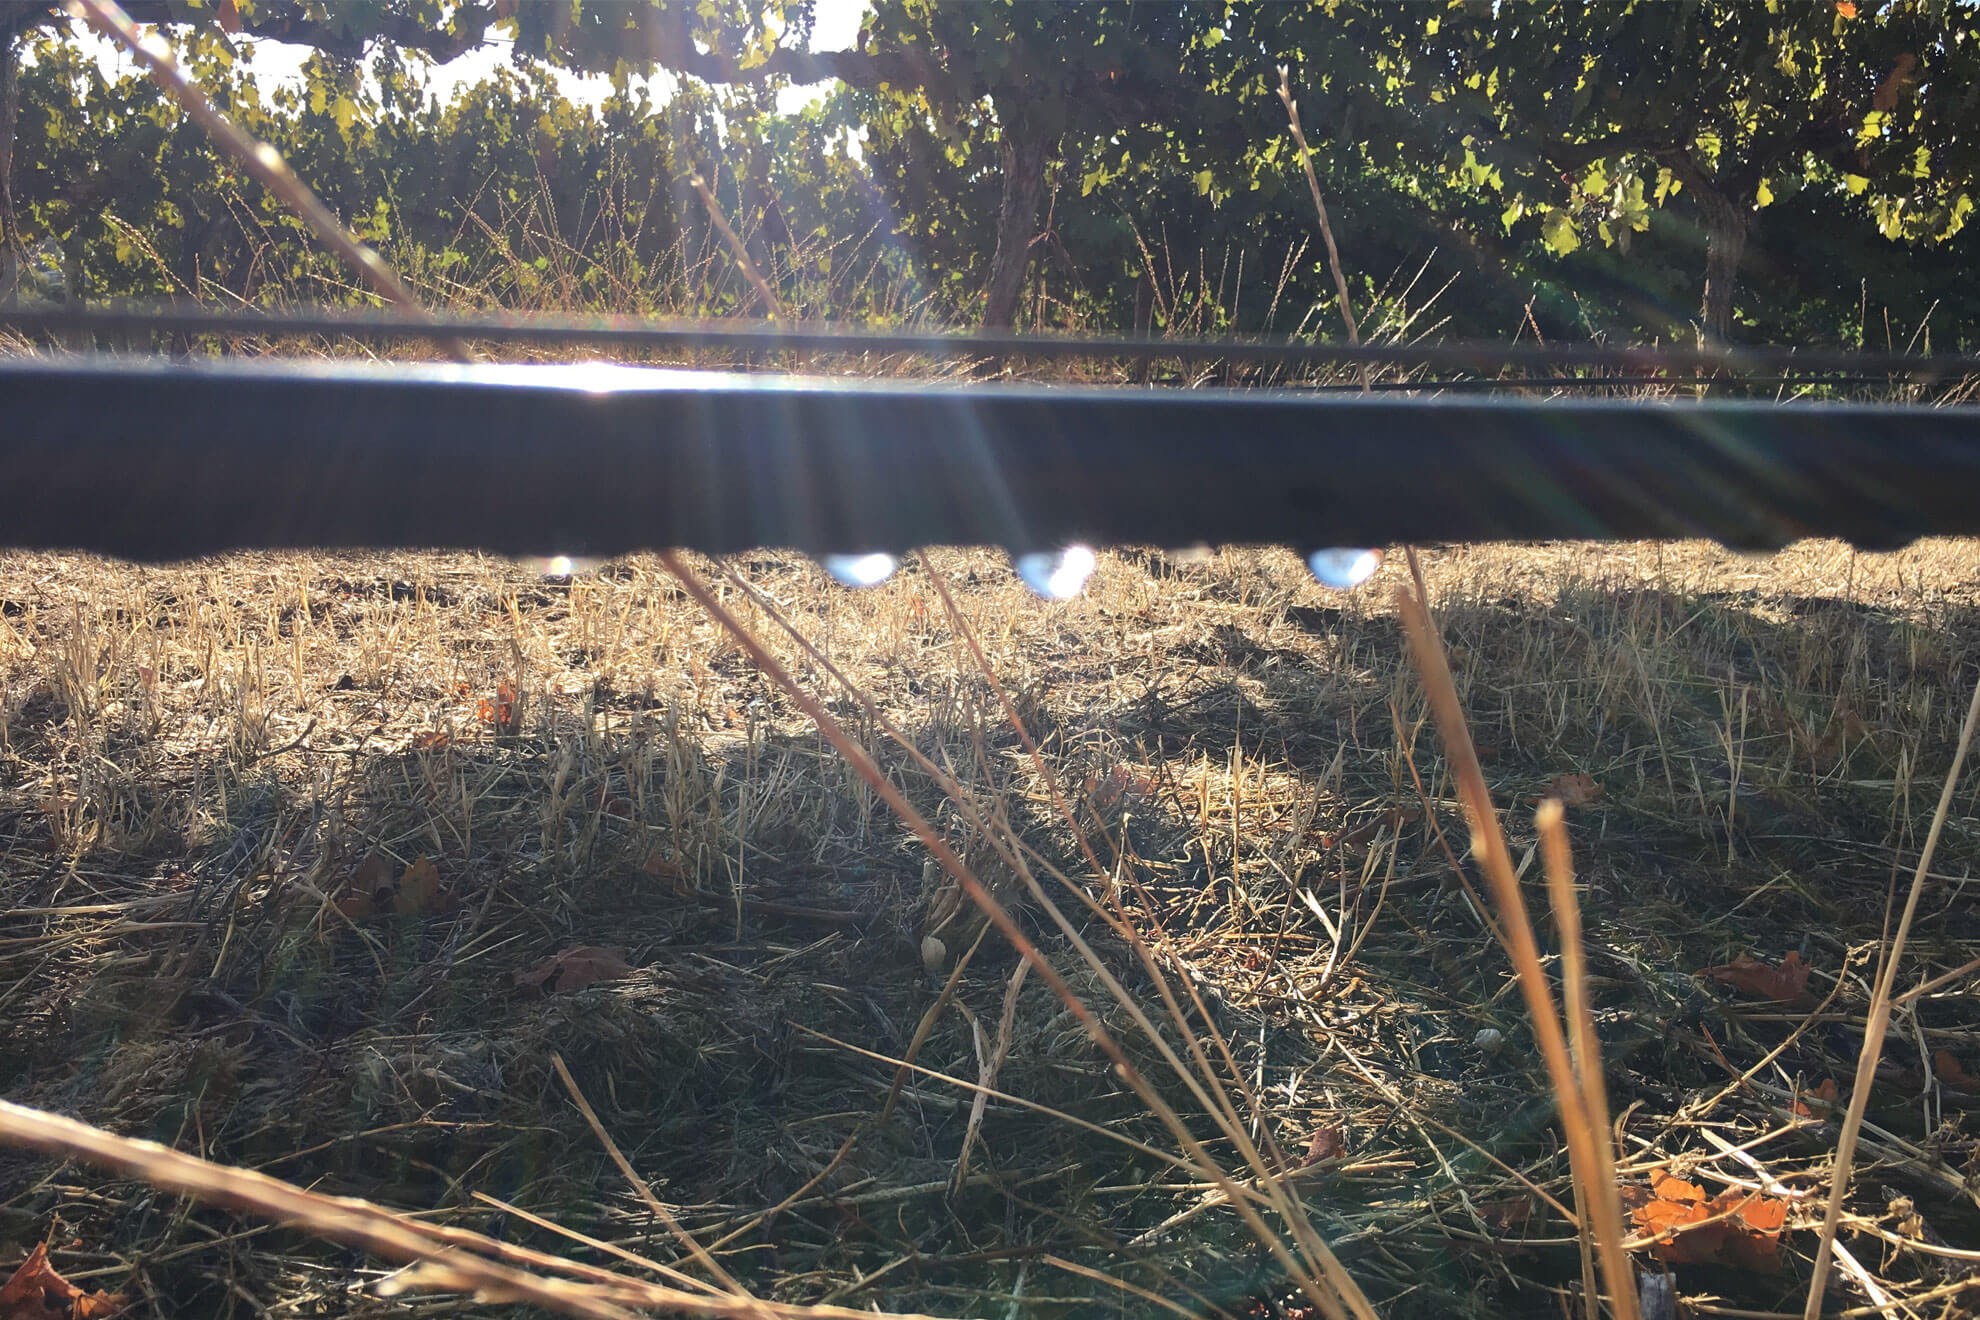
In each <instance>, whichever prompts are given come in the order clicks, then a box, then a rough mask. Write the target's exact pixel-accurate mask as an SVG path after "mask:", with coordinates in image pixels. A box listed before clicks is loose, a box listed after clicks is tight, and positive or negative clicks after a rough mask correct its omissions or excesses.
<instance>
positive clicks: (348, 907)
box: [330, 852, 392, 921]
mask: <svg viewBox="0 0 1980 1320" xmlns="http://www.w3.org/2000/svg"><path fill="white" fill-rule="evenodd" d="M330 901H331V904H332V906H334V907H335V908H336V909H337V911H339V912H341V913H343V914H344V915H345V916H346V917H349V918H350V919H351V920H352V921H362V920H364V919H365V918H366V917H368V916H370V915H372V914H373V913H374V912H377V911H378V910H379V909H380V908H382V907H385V906H386V905H387V904H389V903H391V901H392V859H391V858H390V857H388V856H386V855H385V854H384V853H382V852H374V853H370V854H368V855H367V856H366V857H365V859H364V860H363V861H362V862H359V863H358V864H357V866H356V867H355V868H354V869H353V870H352V871H351V873H350V874H349V875H348V876H346V877H345V878H344V883H343V884H342V885H341V886H340V887H339V888H338V889H337V891H336V892H335V893H333V894H332V895H331V896H330Z"/></svg>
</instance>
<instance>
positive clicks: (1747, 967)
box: [1702, 950, 1808, 1005]
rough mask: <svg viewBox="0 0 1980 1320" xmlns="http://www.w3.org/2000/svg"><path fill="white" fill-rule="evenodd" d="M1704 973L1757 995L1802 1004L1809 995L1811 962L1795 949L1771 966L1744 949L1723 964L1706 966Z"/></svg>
mask: <svg viewBox="0 0 1980 1320" xmlns="http://www.w3.org/2000/svg"><path fill="white" fill-rule="evenodd" d="M1702 975H1705V976H1709V977H1711V978H1712V979H1713V980H1714V981H1717V982H1719V983H1720V984H1722V985H1729V986H1731V987H1733V988H1734V989H1735V990H1744V991H1745V992H1746V993H1747V994H1749V995H1753V996H1755V997H1756V998H1760V999H1772V1000H1775V1001H1776V1002H1778V1003H1782V1004H1790V1005H1798V1004H1803V1003H1804V1001H1806V1000H1807V998H1808V965H1807V964H1806V963H1804V962H1802V961H1801V955H1800V954H1798V953H1795V952H1794V951H1792V950H1790V951H1789V952H1788V955H1787V956H1786V957H1785V958H1782V959H1781V965H1780V966H1779V967H1770V966H1768V965H1767V964H1766V963H1763V962H1761V961H1760V960H1759V959H1758V958H1755V957H1754V956H1753V955H1752V954H1750V953H1742V954H1740V955H1739V957H1737V958H1735V959H1733V960H1732V961H1731V962H1729V963H1727V964H1725V965H1724V966H1722V967H1707V968H1706V969H1705V970H1704V972H1703V973H1702Z"/></svg>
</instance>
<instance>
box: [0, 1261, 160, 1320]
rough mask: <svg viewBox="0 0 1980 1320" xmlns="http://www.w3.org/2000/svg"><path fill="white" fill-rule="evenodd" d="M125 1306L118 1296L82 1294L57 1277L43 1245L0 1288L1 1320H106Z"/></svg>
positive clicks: (82, 1292) (76, 1288)
mask: <svg viewBox="0 0 1980 1320" xmlns="http://www.w3.org/2000/svg"><path fill="white" fill-rule="evenodd" d="M127 1305H129V1303H128V1302H127V1301H126V1300H125V1298H124V1296H123V1295H122V1294H121V1293H101V1292H84V1291H83V1290H82V1289H81V1288H78V1287H76V1285H75V1284H73V1283H70V1282H69V1281H68V1280H67V1279H65V1278H63V1277H62V1276H61V1275H60V1274H57V1273H56V1272H55V1268H54V1267H53V1266H52V1265H50V1264H49V1263H48V1244H47V1243H46V1242H44V1243H42V1244H41V1245H39V1246H37V1247H36V1248H35V1249H34V1250H33V1251H31V1252H29V1253H28V1258H27V1259H26V1260H24V1261H22V1262H21V1267H20V1268H19V1269H17V1270H15V1271H14V1273H13V1276H12V1277H11V1278H9V1279H8V1280H7V1282H6V1283H4V1284H0V1320H105V1318H106V1317H109V1316H113V1315H117V1314H119V1313H120V1312H122V1311H123V1309H124V1308H125V1307H126V1306H127Z"/></svg>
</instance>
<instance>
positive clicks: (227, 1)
mask: <svg viewBox="0 0 1980 1320" xmlns="http://www.w3.org/2000/svg"><path fill="white" fill-rule="evenodd" d="M213 18H214V21H215V22H217V23H219V24H220V30H221V31H222V32H224V33H226V34H227V35H228V36H230V37H233V36H238V35H240V31H241V7H240V4H239V3H238V0H219V2H218V3H217V4H215V5H214V6H213Z"/></svg>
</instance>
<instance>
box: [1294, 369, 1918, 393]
mask: <svg viewBox="0 0 1980 1320" xmlns="http://www.w3.org/2000/svg"><path fill="white" fill-rule="evenodd" d="M1694 385H1710V386H1713V387H1714V388H1720V389H1728V390H1772V389H1798V388H1802V387H1806V386H1817V385H1820V386H1830V387H1845V386H1876V387H1878V388H1880V389H1888V388H1890V385H1891V378H1890V377H1889V376H1831V375H1824V374H1821V373H1815V374H1811V375H1788V376H1772V375H1764V374H1763V375H1754V376H1425V377H1422V378H1420V379H1414V380H1378V381H1373V382H1371V383H1370V384H1368V385H1366V386H1363V385H1360V384H1357V383H1352V382H1350V383H1347V384H1338V383H1331V382H1330V383H1327V384H1320V385H1308V384H1304V383H1302V382H1298V381H1288V382H1286V383H1285V388H1287V389H1295V390H1301V391H1305V392H1308V393H1315V394H1350V393H1352V394H1360V393H1364V392H1370V391H1372V392H1374V393H1377V394H1405V393H1411V392H1423V391H1430V390H1439V391H1444V392H1447V393H1459V392H1463V393H1474V394H1476V393H1486V392H1490V391H1493V390H1659V389H1669V388H1673V387H1678V386H1684V387H1689V386H1694Z"/></svg>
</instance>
